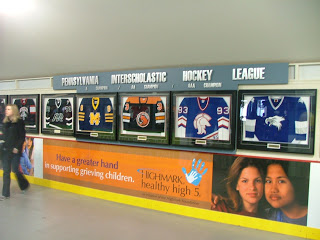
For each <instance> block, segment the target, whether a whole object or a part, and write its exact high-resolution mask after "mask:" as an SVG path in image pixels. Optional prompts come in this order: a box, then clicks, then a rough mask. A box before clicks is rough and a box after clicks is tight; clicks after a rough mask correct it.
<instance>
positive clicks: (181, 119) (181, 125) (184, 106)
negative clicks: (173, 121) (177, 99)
mask: <svg viewBox="0 0 320 240" xmlns="http://www.w3.org/2000/svg"><path fill="white" fill-rule="evenodd" d="M188 109H189V107H188V103H187V99H186V98H184V99H183V100H182V102H181V103H180V105H179V107H178V121H177V127H178V129H177V133H176V136H177V137H185V136H186V128H187V120H188Z"/></svg>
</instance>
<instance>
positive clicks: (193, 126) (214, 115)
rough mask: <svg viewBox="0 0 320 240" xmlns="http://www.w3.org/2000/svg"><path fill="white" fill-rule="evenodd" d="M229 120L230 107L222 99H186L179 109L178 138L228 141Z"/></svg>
mask: <svg viewBox="0 0 320 240" xmlns="http://www.w3.org/2000/svg"><path fill="white" fill-rule="evenodd" d="M228 102H229V101H228ZM229 119H230V109H229V105H228V104H227V102H226V101H225V99H224V98H222V97H184V98H183V100H182V101H181V103H180V105H179V108H178V130H177V132H176V137H186V138H199V139H200V138H202V139H211V140H227V141H228V140H229V138H230V128H229V124H230V120H229Z"/></svg>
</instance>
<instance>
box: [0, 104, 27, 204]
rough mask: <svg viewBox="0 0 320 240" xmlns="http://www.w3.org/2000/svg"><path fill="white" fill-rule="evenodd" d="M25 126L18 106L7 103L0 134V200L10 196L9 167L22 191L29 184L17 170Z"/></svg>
mask: <svg viewBox="0 0 320 240" xmlns="http://www.w3.org/2000/svg"><path fill="white" fill-rule="evenodd" d="M25 135H26V131H25V126H24V122H23V120H22V119H21V117H20V114H19V111H18V107H17V106H16V105H14V104H8V105H7V106H6V109H5V118H4V119H3V126H2V135H1V136H0V137H1V138H2V139H3V141H4V142H3V144H2V146H3V151H2V154H3V156H2V161H3V187H2V196H1V197H0V200H5V199H8V198H10V183H11V178H10V173H11V169H12V171H13V172H14V173H15V174H16V177H17V181H18V185H19V187H20V189H21V190H22V191H24V190H26V189H27V188H28V187H29V186H30V184H29V182H28V180H27V179H26V178H25V177H24V175H23V173H22V172H21V171H20V170H19V164H20V157H21V154H22V146H23V142H24V140H25Z"/></svg>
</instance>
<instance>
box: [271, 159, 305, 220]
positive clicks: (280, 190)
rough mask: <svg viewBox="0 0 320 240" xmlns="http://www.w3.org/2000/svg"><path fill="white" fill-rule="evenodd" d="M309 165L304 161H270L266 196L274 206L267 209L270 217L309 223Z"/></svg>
mask: <svg viewBox="0 0 320 240" xmlns="http://www.w3.org/2000/svg"><path fill="white" fill-rule="evenodd" d="M289 163H290V167H291V168H289ZM309 166H310V165H309V164H307V163H302V162H287V161H276V160H272V161H269V163H268V167H267V174H266V182H265V196H266V199H267V201H268V202H269V204H270V205H271V206H272V208H270V209H267V213H268V216H267V218H268V219H270V220H276V221H279V222H286V223H293V224H298V225H304V226H306V225H307V214H308V206H307V203H308V190H309V173H308V171H309V168H306V167H309ZM298 172H300V173H301V174H299V175H300V176H297V173H298Z"/></svg>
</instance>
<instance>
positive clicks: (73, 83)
mask: <svg viewBox="0 0 320 240" xmlns="http://www.w3.org/2000/svg"><path fill="white" fill-rule="evenodd" d="M288 67H289V64H288V63H269V64H268V63H267V64H242V65H226V66H200V67H185V68H164V69H147V70H146V69H144V70H132V71H118V72H100V73H87V74H73V75H61V76H54V77H53V89H55V90H68V89H73V90H74V89H75V90H77V92H78V93H99V92H100V93H106V92H111V93H112V92H170V91H171V92H173V91H217V90H237V89H238V85H242V84H247V85H248V84H258V85H259V84H264V85H265V84H287V83H288Z"/></svg>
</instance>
